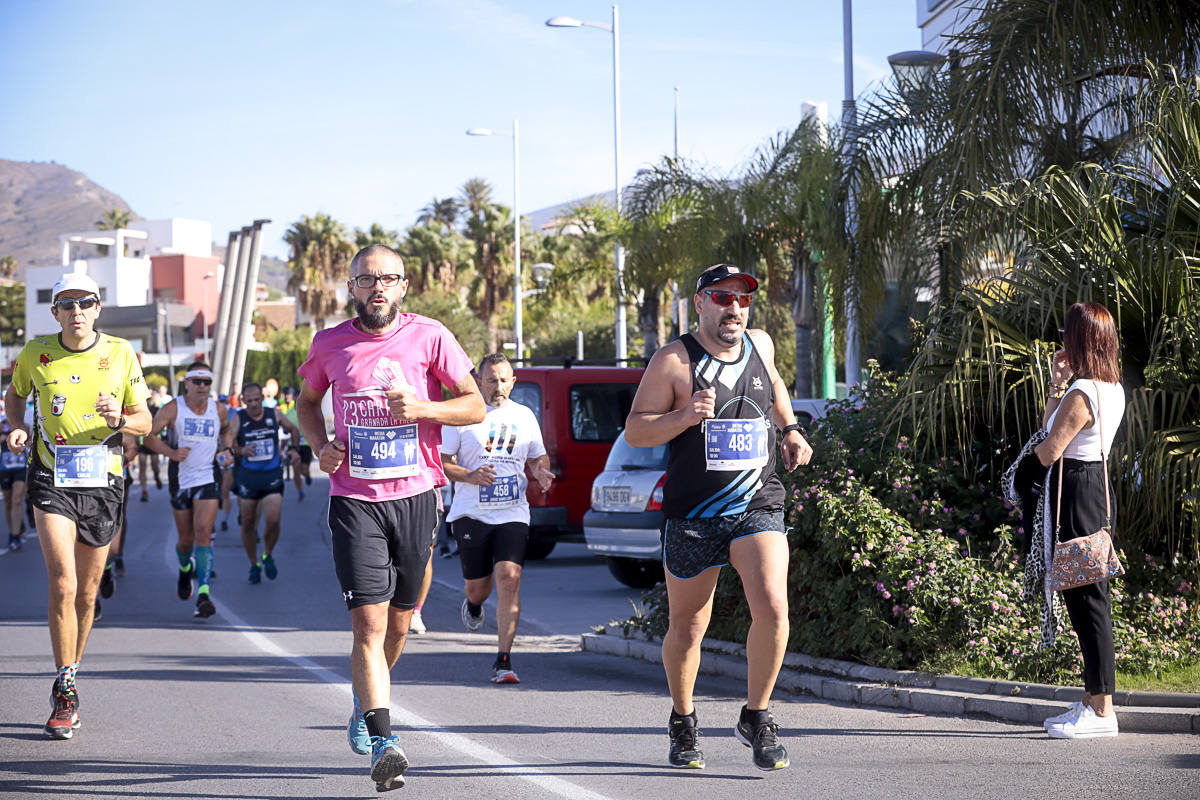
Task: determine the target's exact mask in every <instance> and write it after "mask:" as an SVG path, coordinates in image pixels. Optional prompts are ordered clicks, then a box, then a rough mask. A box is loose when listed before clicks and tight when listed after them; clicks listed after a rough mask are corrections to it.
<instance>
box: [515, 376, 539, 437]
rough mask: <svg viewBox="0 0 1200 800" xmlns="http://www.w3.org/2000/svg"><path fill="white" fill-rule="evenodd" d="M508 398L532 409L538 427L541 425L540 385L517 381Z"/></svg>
mask: <svg viewBox="0 0 1200 800" xmlns="http://www.w3.org/2000/svg"><path fill="white" fill-rule="evenodd" d="M508 399H509V400H512V401H514V402H517V403H520V404H521V405H523V406H525V407H526V408H528V409H529V410H530V411H532V412H533V415H534V416H535V417H537V421H538V427H539V428H540V427H541V426H542V387H540V386H538V385H537V384H536V383H531V382H529V381H517V383H516V385H514V386H513V390H512V394H510V395H509V396H508Z"/></svg>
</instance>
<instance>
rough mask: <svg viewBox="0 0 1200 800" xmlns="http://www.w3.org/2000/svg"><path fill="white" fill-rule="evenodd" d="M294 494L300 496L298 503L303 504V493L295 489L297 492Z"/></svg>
mask: <svg viewBox="0 0 1200 800" xmlns="http://www.w3.org/2000/svg"><path fill="white" fill-rule="evenodd" d="M296 493H297V494H298V495H300V502H304V492H303V491H301V490H300V489H297V490H296Z"/></svg>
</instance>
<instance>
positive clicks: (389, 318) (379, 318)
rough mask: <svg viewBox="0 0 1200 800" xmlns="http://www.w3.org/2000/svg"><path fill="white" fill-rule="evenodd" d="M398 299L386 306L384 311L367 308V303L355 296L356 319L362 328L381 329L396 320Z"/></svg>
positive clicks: (398, 308) (373, 297)
mask: <svg viewBox="0 0 1200 800" xmlns="http://www.w3.org/2000/svg"><path fill="white" fill-rule="evenodd" d="M382 296H383V295H372V296H371V297H370V298H368V300H374V299H375V297H382ZM400 302H401V301H400V300H397V301H396V302H394V303H392V304H391V305H390V306H388V308H387V310H386V311H371V310H370V309H368V308H367V304H366V303H364V302H363V301H361V300H359V299H357V298H355V300H354V310H355V311H356V312H357V313H358V320H359V322H361V323H362V324H363V327H364V328H367V329H368V330H373V331H381V330H383V329H384V328H387V327H388V326H390V325H391V324H392V323H393V322H395V321H396V315H397V314H399V313H400Z"/></svg>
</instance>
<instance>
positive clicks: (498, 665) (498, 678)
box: [492, 659, 521, 683]
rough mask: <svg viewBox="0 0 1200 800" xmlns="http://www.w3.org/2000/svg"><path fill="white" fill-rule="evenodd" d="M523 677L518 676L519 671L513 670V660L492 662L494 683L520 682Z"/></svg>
mask: <svg viewBox="0 0 1200 800" xmlns="http://www.w3.org/2000/svg"><path fill="white" fill-rule="evenodd" d="M520 682H521V679H520V678H518V677H517V673H516V672H514V671H513V668H512V661H509V660H508V659H505V660H504V661H500V660H497V661H496V662H495V663H494V664H492V683H520Z"/></svg>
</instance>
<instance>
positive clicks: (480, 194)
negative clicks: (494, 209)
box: [459, 178, 492, 217]
mask: <svg viewBox="0 0 1200 800" xmlns="http://www.w3.org/2000/svg"><path fill="white" fill-rule="evenodd" d="M459 192H460V194H461V198H462V199H461V202H460V206H459V207H460V210H461V211H464V212H466V214H467V215H468V216H471V217H477V216H479V215H480V214H482V213H483V210H484V209H485V208H487V207H488V206H490V205H491V204H492V185H491V184H490V183H488V182H487V181H485V180H484V179H483V178H471V179H470V180H468V181H467V182H466V183H464V184H463V185H462V189H460V190H459Z"/></svg>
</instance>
